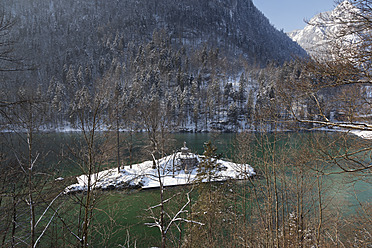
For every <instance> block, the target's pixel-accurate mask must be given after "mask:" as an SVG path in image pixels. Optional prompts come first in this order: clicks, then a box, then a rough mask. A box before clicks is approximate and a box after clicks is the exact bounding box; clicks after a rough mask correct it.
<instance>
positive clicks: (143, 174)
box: [65, 152, 256, 193]
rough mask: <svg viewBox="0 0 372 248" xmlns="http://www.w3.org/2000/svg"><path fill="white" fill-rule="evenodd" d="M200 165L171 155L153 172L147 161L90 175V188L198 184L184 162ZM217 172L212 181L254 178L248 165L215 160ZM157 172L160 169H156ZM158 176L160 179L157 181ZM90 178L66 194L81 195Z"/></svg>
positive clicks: (187, 157)
mask: <svg viewBox="0 0 372 248" xmlns="http://www.w3.org/2000/svg"><path fill="white" fill-rule="evenodd" d="M185 160H186V161H195V162H196V164H198V163H200V162H201V161H202V156H199V155H195V154H192V153H188V154H184V153H182V152H178V153H174V154H172V155H170V156H167V157H164V158H161V159H159V160H158V161H157V166H159V167H156V168H154V163H153V161H146V162H143V163H139V164H134V165H132V166H123V167H122V168H121V169H120V171H118V169H117V168H113V169H108V170H104V171H101V172H99V173H95V174H92V175H91V177H90V178H91V179H90V180H91V185H92V188H94V189H102V190H110V189H123V188H142V189H149V188H158V187H160V182H159V178H160V179H161V182H162V184H163V186H165V187H167V186H177V185H187V184H192V183H194V182H196V181H197V180H201V181H202V182H206V181H207V179H200V178H199V177H197V175H198V166H197V165H194V166H190V165H188V164H187V163H186V165H185V163H184V161H185ZM214 162H215V163H216V165H217V166H216V169H215V170H214V171H213V176H212V179H211V181H226V180H229V179H247V178H248V177H251V176H254V175H255V174H256V173H255V172H254V169H253V168H252V167H251V166H249V165H247V164H236V163H232V162H228V161H224V160H215V161H214ZM157 168H159V169H157ZM159 172H160V177H159ZM88 180H89V177H88V175H81V176H78V177H77V181H78V182H77V183H76V184H73V185H70V186H68V187H67V188H66V189H65V193H72V192H81V191H86V190H87V185H88Z"/></svg>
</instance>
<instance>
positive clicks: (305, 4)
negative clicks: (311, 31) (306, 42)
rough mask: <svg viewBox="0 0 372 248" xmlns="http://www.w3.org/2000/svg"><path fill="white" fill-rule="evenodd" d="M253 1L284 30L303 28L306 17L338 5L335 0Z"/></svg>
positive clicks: (308, 17) (277, 26) (278, 27)
mask: <svg viewBox="0 0 372 248" xmlns="http://www.w3.org/2000/svg"><path fill="white" fill-rule="evenodd" d="M253 3H254V5H255V6H256V7H257V8H258V9H259V10H260V11H261V12H262V13H263V14H264V15H265V16H266V17H267V18H268V19H269V20H270V22H271V24H272V25H274V27H276V28H277V29H279V30H281V29H283V30H284V32H290V31H293V30H295V29H303V28H304V27H305V26H306V23H305V22H304V19H305V20H310V19H311V18H312V17H313V16H315V15H316V14H319V13H321V12H324V11H329V10H333V9H334V8H335V6H336V4H335V1H334V0H253Z"/></svg>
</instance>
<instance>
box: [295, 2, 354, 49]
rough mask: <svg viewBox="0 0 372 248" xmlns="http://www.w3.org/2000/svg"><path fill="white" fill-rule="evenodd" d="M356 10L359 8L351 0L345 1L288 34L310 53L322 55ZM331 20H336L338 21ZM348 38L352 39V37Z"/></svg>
mask: <svg viewBox="0 0 372 248" xmlns="http://www.w3.org/2000/svg"><path fill="white" fill-rule="evenodd" d="M355 11H358V10H357V9H356V8H355V7H354V6H353V5H352V4H351V3H350V2H349V1H344V2H342V3H340V4H339V5H338V6H337V7H336V8H335V9H334V10H332V11H328V12H323V13H320V14H318V15H316V16H314V17H313V18H312V19H311V20H310V21H309V23H308V25H306V27H305V28H304V29H302V30H295V31H292V32H290V33H288V36H289V37H290V38H291V39H292V40H294V41H296V42H297V43H298V44H299V45H300V46H301V47H302V48H304V49H305V50H306V51H307V52H308V53H309V54H311V55H320V54H321V53H322V52H324V50H327V48H328V43H329V42H330V40H331V39H332V38H334V37H336V36H337V34H338V33H339V30H340V29H341V27H342V25H345V22H347V20H350V19H351V20H352V18H353V17H352V15H351V13H353V12H355ZM329 20H334V21H336V23H333V22H330V21H329ZM337 21H339V22H340V23H337ZM348 38H349V39H350V38H351V39H352V37H348Z"/></svg>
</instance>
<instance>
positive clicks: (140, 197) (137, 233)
mask: <svg viewBox="0 0 372 248" xmlns="http://www.w3.org/2000/svg"><path fill="white" fill-rule="evenodd" d="M106 135H107V133H101V134H99V135H98V141H99V142H98V143H99V144H104V143H105V142H104V141H105V140H106V138H107V136H106ZM110 135H113V134H110ZM241 136H242V134H232V133H221V134H214V133H196V134H195V133H179V134H172V135H171V136H170V137H169V144H170V145H169V146H168V147H167V149H168V153H171V152H174V151H177V150H179V148H180V147H182V146H183V143H184V142H186V144H187V146H188V147H189V148H190V149H191V151H192V152H194V153H198V154H202V153H203V151H204V143H205V142H208V141H211V142H212V144H213V145H215V146H216V147H217V148H218V150H217V152H218V153H221V154H222V156H223V157H224V158H228V159H231V160H234V154H235V150H234V142H235V140H236V138H237V137H241ZM2 137H3V138H4V139H3V142H4V141H11V143H12V144H13V147H9V146H7V145H2V147H1V150H2V151H3V152H7V153H8V155H9V156H13V154H14V151H15V150H17V151H18V152H20V153H22V151H23V152H24V151H26V146H25V144H24V140H23V139H24V137H14V135H12V134H4V135H3V136H2ZM113 137H115V136H111V137H109V138H108V140H110V139H113ZM252 137H253V138H252V146H255V145H257V144H258V143H259V142H260V141H262V140H265V141H268V142H270V143H274V141H275V146H276V147H277V149H278V151H279V150H280V149H281V150H280V152H282V153H283V154H284V155H286V152H287V148H288V149H289V147H291V148H293V147H295V148H296V147H298V148H299V149H300V147H307V146H308V147H309V150H310V147H311V146H312V145H311V144H312V141H313V140H317V139H319V142H325V143H326V144H327V143H332V144H334V145H333V146H329V147H328V148H327V149H328V150H327V151H328V152H329V153H342V152H344V150H345V149H346V148H345V147H347V146H348V145H350V144H351V145H352V144H354V143H355V144H356V143H357V142H359V143H361V144H362V145H363V146H369V145H370V143H369V142H370V141H365V140H361V139H359V138H357V137H353V136H344V137H342V138H340V135H339V134H337V133H308V132H304V133H280V134H268V135H265V136H261V135H260V134H252ZM345 137H346V138H345ZM121 138H122V144H121V148H122V149H121V155H122V160H123V161H125V162H127V161H128V156H129V152H128V149H127V148H126V145H125V142H124V141H125V140H127V139H129V138H130V137H129V136H128V134H126V133H121ZM147 138H148V137H147V134H146V133H138V134H135V135H134V137H133V161H132V162H142V161H144V160H147V159H149V158H148V153H146V151H145V149H143V147H145V146H146V145H147V144H148V142H147ZM6 143H7V142H4V143H3V144H6ZM108 143H109V142H108ZM84 147H85V146H84V140H83V139H82V137H81V134H80V133H78V132H72V133H42V134H39V135H36V136H35V146H34V149H35V154H36V153H39V154H41V155H40V156H39V159H38V161H37V162H38V163H37V164H36V165H35V169H37V170H38V171H40V172H50V173H54V177H55V178H57V177H59V176H62V177H70V178H71V179H73V178H74V177H75V176H76V175H80V174H81V170H80V168H79V167H78V166H76V165H75V164H73V163H72V161H73V159H74V156H72V155H71V153H72V152H77V151H79V150H84ZM269 148H270V149H273V147H272V145H270V147H269ZM105 149H106V150H104V151H105V152H111V153H112V156H113V157H112V158H110V159H107V163H105V166H107V167H114V166H115V151H116V149H115V143H114V144H109V145H108V146H107V148H105ZM251 152H252V153H253V155H252V157H262V156H263V153H264V151H262V150H254V149H253V150H252V151H251ZM288 156H291V155H288ZM361 156H362V157H361V158H360V159H361V160H364V161H367V162H370V156H367V155H366V156H364V157H363V155H361ZM248 162H249V163H250V164H251V166H252V167H254V168H255V167H256V164H255V162H256V160H254V159H252V160H251V161H248ZM325 172H326V173H331V174H330V175H324V176H323V177H322V179H323V181H324V185H325V186H326V190H327V191H326V197H325V198H326V199H327V205H329V206H330V207H333V208H343V210H345V211H344V212H345V214H348V212H352V211H353V210H354V209H356V208H357V207H358V206H359V205H360V204H363V203H366V202H369V203H370V202H371V200H370V199H371V195H372V187H371V185H372V184H371V176H370V173H366V174H365V175H364V176H363V177H361V176H360V175H355V174H353V173H343V174H332V173H338V172H340V169H339V168H338V167H332V166H330V165H327V167H326V168H325ZM289 178H290V177H289ZM361 179H363V180H361ZM118 196H119V197H118ZM158 197H159V193H158V191H156V190H154V191H143V192H134V193H132V194H127V193H126V192H112V193H110V194H107V195H106V197H105V198H104V199H105V202H102V203H101V204H102V208H104V209H106V207H105V206H106V205H107V206H110V207H111V206H112V205H113V203H115V204H117V205H118V208H119V209H120V212H121V213H125V215H120V216H118V217H117V218H118V219H117V220H118V222H120V223H125V228H124V229H123V230H127V229H126V227H127V226H128V225H129V226H130V228H129V230H130V231H131V232H132V233H130V235H131V238H132V239H133V240H142V241H141V242H142V243H143V244H145V243H147V244H148V243H152V241H154V237H158V230H157V229H155V228H147V227H144V225H143V223H144V221H145V220H144V219H143V209H144V208H147V207H148V206H150V205H153V204H156V203H158V201H159V199H158ZM144 199H145V200H144ZM121 208H123V209H121ZM107 209H109V208H107ZM140 213H142V214H140ZM102 218H104V217H102ZM147 221H148V220H147ZM118 235H119V234H118ZM120 235H126V233H125V232H123V233H120ZM112 238H113V240H116V239H120V238H121V237H117V236H114V237H112ZM155 240H156V239H155ZM138 247H143V246H141V245H140V244H139V246H138Z"/></svg>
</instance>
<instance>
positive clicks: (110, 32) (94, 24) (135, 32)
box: [2, 0, 305, 75]
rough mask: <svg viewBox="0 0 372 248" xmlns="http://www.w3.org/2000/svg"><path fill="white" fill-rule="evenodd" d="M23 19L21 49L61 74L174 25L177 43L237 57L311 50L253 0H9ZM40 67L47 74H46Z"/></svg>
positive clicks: (45, 70)
mask: <svg viewBox="0 0 372 248" xmlns="http://www.w3.org/2000/svg"><path fill="white" fill-rule="evenodd" d="M2 3H3V6H4V8H5V11H6V12H10V13H11V15H12V16H14V17H15V18H16V19H17V23H16V25H15V27H14V31H15V37H17V40H18V45H19V46H18V47H17V51H18V53H19V55H21V56H22V57H26V58H27V59H28V60H30V61H31V62H32V63H34V64H37V66H38V67H39V68H40V69H41V72H40V73H41V74H42V75H46V74H47V75H54V74H56V73H58V71H60V70H61V68H62V67H63V65H64V64H83V63H87V62H89V63H90V62H93V63H95V62H96V61H99V60H100V59H102V58H104V59H106V56H107V50H106V49H107V47H105V44H107V43H108V42H113V41H115V42H116V43H115V44H117V45H118V46H117V47H118V49H120V50H125V49H126V48H127V47H128V44H131V42H133V43H134V44H135V45H137V44H139V43H142V42H144V41H148V40H149V39H150V38H151V35H152V34H153V32H154V30H157V29H166V31H167V33H169V35H170V37H171V38H172V42H174V43H175V44H179V45H182V46H186V47H191V48H193V49H195V48H198V47H201V46H202V44H204V43H207V44H208V45H209V46H215V47H218V48H219V49H220V50H221V51H222V52H224V53H225V54H227V55H229V56H230V58H237V57H239V56H243V57H245V58H246V59H248V60H249V61H250V62H252V63H258V64H261V65H265V64H266V63H267V62H268V61H272V60H274V61H278V62H283V61H285V60H288V59H290V58H291V56H292V55H304V54H305V52H304V51H303V50H302V48H300V47H299V46H298V45H297V44H296V43H295V42H293V41H292V40H290V39H288V37H287V36H286V35H285V34H284V33H283V32H280V31H278V30H276V29H275V28H274V27H273V26H272V25H270V23H269V21H268V19H267V18H266V17H265V16H264V15H263V14H262V13H261V12H260V11H259V10H258V9H257V8H256V7H255V6H254V5H253V3H252V1H251V0H225V1H221V0H208V1H199V0H183V1H174V0H157V1H152V0H141V1H137V0H122V1H114V0H109V1H99V0H95V1H93V0H79V1H76V0H33V1H26V0H4V1H2ZM40 73H39V75H40Z"/></svg>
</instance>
